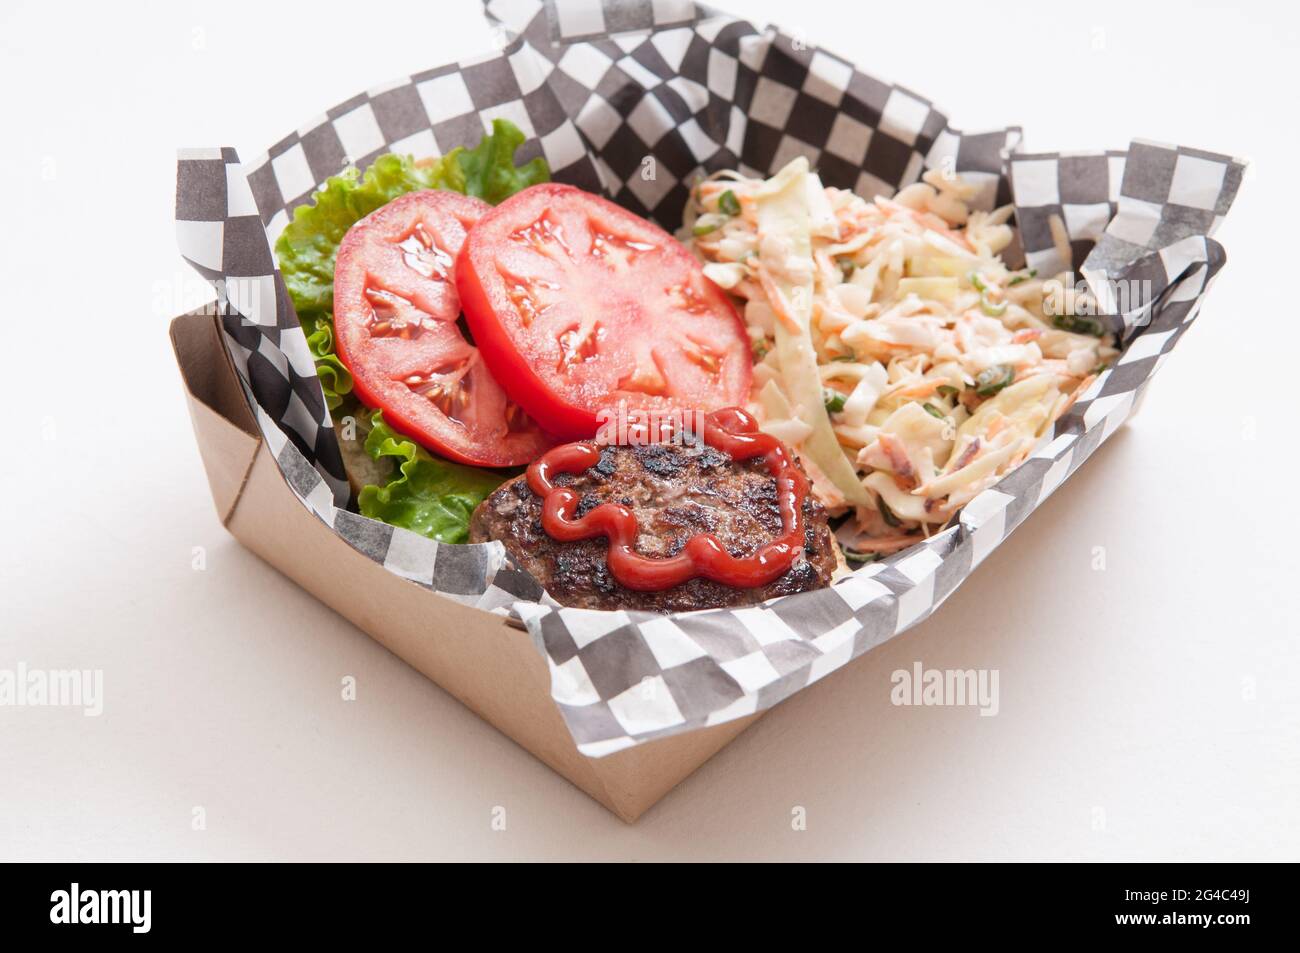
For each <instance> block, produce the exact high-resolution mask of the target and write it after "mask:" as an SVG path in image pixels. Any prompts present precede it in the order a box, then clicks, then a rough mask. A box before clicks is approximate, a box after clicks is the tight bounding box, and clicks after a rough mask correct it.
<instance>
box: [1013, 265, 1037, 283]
mask: <svg viewBox="0 0 1300 953" xmlns="http://www.w3.org/2000/svg"><path fill="white" fill-rule="evenodd" d="M1037 274H1038V269H1037V268H1030V269H1029V270H1028V271H1025V272H1020V273H1018V274H1015V275H1013V276H1012V277H1011V280H1010V281H1008V282H1007V287H1008V288H1010V287H1011V286H1012V285H1018V284H1020V282H1022V281H1028V280H1029V279H1030V278H1033V277H1034V276H1035V275H1037Z"/></svg>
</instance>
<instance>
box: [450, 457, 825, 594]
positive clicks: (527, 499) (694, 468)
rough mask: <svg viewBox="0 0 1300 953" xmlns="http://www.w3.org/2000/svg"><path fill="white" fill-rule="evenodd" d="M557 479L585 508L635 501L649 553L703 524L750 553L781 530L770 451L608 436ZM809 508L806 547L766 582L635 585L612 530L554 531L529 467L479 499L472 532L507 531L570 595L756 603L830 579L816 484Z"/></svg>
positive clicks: (529, 566) (514, 545) (558, 590)
mask: <svg viewBox="0 0 1300 953" xmlns="http://www.w3.org/2000/svg"><path fill="white" fill-rule="evenodd" d="M554 482H555V485H556V486H567V487H569V488H571V489H573V490H574V491H575V492H577V493H578V494H579V499H578V509H577V515H578V516H579V517H581V516H585V515H586V514H587V513H589V512H591V510H593V509H595V508H596V507H597V506H599V505H601V504H602V503H609V502H615V503H622V504H623V505H624V506H626V507H628V508H629V509H631V511H632V513H633V514H634V515H635V516H636V520H637V527H638V530H639V533H638V537H637V542H636V551H637V552H638V553H640V554H641V555H643V556H650V557H669V556H675V555H677V554H678V553H679V552H681V550H682V548H683V547H684V546H685V545H686V543H687V541H689V540H690V539H691V538H692V537H693V536H697V535H699V534H700V533H712V534H713V535H715V536H716V537H717V538H718V540H719V541H720V542H721V543H722V545H723V546H724V547H725V548H726V550H727V551H728V552H729V553H731V554H732V555H733V556H749V555H752V554H753V553H754V552H755V551H756V550H757V549H758V548H759V547H760V546H762V545H764V544H765V543H768V542H771V541H772V540H773V539H775V538H776V537H778V536H780V535H781V530H782V526H781V511H780V508H779V506H778V503H777V495H776V480H775V479H773V478H772V477H771V476H770V475H769V474H768V471H767V465H766V463H765V462H764V460H763V459H762V458H761V457H758V458H755V459H753V460H746V461H742V462H739V463H737V462H736V461H734V460H732V458H731V456H730V455H728V454H726V453H723V452H722V451H720V450H716V449H714V448H713V447H709V446H705V445H695V446H674V445H668V444H656V445H651V446H643V447H612V446H607V447H604V448H603V449H602V450H601V454H600V461H599V462H598V463H597V464H596V465H595V466H593V467H591V468H590V469H588V470H586V471H585V472H582V473H561V474H557V475H556V476H555V478H554ZM803 515H804V526H805V533H804V551H803V554H802V556H801V557H798V558H796V559H795V562H794V565H792V566H791V567H790V569H789V571H787V572H786V573H785V575H783V576H781V577H780V578H779V579H777V580H776V581H775V582H773V583H771V584H769V585H767V586H764V587H762V588H759V589H735V588H732V587H731V586H726V585H723V584H721V583H717V582H713V581H712V580H709V579H699V578H697V579H692V580H690V581H689V582H686V583H683V584H682V585H680V586H676V587H674V588H672V589H665V590H663V591H661V592H638V591H636V590H633V589H626V588H624V587H623V586H621V585H620V584H619V583H618V582H617V581H616V580H615V579H614V577H613V576H612V575H611V574H610V572H609V568H608V567H607V566H606V563H605V554H606V551H607V550H608V547H609V542H608V540H606V539H605V537H603V536H599V537H596V538H595V539H588V540H582V541H581V542H576V543H561V542H557V541H556V540H554V539H552V538H551V537H550V536H548V535H547V534H546V531H545V530H543V529H542V501H541V499H540V498H539V497H538V496H537V495H536V494H534V493H533V491H532V490H531V489H530V488H529V486H528V482H527V478H526V477H523V476H520V477H516V478H515V479H513V480H510V481H509V482H507V483H504V484H502V485H501V487H500V488H498V489H497V491H496V492H495V493H493V494H492V495H491V496H489V497H488V498H487V499H486V500H484V501H483V502H482V503H481V504H480V505H479V507H478V509H476V510H475V511H474V517H473V519H472V520H471V522H470V529H469V533H470V541H471V542H476V543H477V542H484V541H486V540H489V539H499V540H501V541H502V542H503V543H504V544H505V547H506V549H507V550H508V551H509V553H510V555H511V556H512V557H513V558H514V560H515V562H517V563H518V564H519V566H520V567H521V568H523V569H524V570H525V571H527V572H528V573H529V574H531V575H532V576H533V577H534V578H535V579H536V580H537V581H538V582H539V583H541V584H542V586H544V587H545V588H546V591H547V592H549V593H550V594H551V596H552V598H554V599H555V600H556V601H557V602H559V603H561V604H562V605H566V606H575V607H579V608H584V609H645V610H650V611H656V612H682V611H687V610H691V609H708V608H716V607H720V606H741V605H752V604H754V603H758V602H762V601H764V600H765V599H771V598H772V597H774V596H783V595H788V594H789V593H793V592H803V591H805V590H808V589H820V588H821V587H823V586H826V585H828V584H829V583H830V579H831V574H832V573H833V572H834V571H835V565H836V558H835V543H834V541H833V540H832V538H831V530H830V527H829V526H828V525H827V522H826V511H825V510H824V509H823V508H822V506H821V504H820V503H818V502H817V501H816V500H814V499H813V498H812V495H811V494H809V495H808V497H807V498H806V500H805V501H804V509H803Z"/></svg>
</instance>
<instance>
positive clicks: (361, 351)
mask: <svg viewBox="0 0 1300 953" xmlns="http://www.w3.org/2000/svg"><path fill="white" fill-rule="evenodd" d="M490 208H491V206H489V205H488V204H487V203H486V202H482V201H480V200H479V199H476V198H470V197H469V196H465V195H460V194H459V193H456V192H435V191H426V192H411V193H408V194H407V195H403V196H400V197H398V198H396V199H394V200H393V201H391V202H389V203H388V204H387V205H385V206H384V207H383V208H380V209H378V210H376V211H374V212H372V213H371V214H370V215H368V216H366V217H365V218H363V219H362V220H361V221H359V222H357V223H356V224H355V225H354V226H352V228H351V229H350V230H349V231H348V233H347V235H345V236H344V238H343V241H342V243H341V244H340V245H339V253H338V259H337V261H336V263H335V267H334V333H335V339H336V346H337V349H338V354H339V358H340V359H341V360H342V361H343V363H344V364H345V365H347V368H348V370H350V371H351V372H352V377H353V379H354V384H355V388H356V393H357V396H358V397H360V398H361V400H362V402H363V403H365V404H366V405H368V406H370V407H377V408H379V409H381V410H382V411H383V412H384V420H385V421H387V422H388V424H389V425H391V426H392V427H393V428H394V429H396V430H399V431H401V432H402V433H404V434H406V435H407V436H408V437H411V438H412V439H414V440H416V441H418V442H420V443H421V444H423V445H424V446H426V447H427V448H429V449H430V450H433V451H434V452H436V453H439V454H441V455H443V456H445V457H448V458H450V459H453V460H457V461H459V462H461V463H470V464H475V465H477V466H486V467H507V466H516V465H518V464H522V463H529V462H531V461H532V460H533V459H535V458H536V457H537V455H538V454H540V453H541V452H542V451H543V450H545V449H546V448H547V447H549V446H551V445H552V443H554V441H553V440H551V439H550V438H548V437H547V436H546V435H545V434H544V433H542V431H541V430H540V429H539V428H538V427H537V425H536V424H535V423H534V422H533V421H532V420H531V419H529V418H528V416H527V415H526V414H525V413H524V412H523V411H522V410H521V409H520V408H519V405H518V404H516V403H514V402H513V401H511V400H510V399H509V398H508V397H507V396H506V393H505V391H503V390H502V389H501V387H500V386H499V385H498V384H497V382H496V381H495V380H494V379H493V377H492V374H491V373H490V372H489V370H488V368H487V366H486V365H485V364H484V362H483V359H482V357H481V356H480V354H479V352H478V350H477V349H476V348H475V347H474V345H473V344H471V343H470V342H469V341H468V340H466V337H465V334H464V333H463V332H462V330H461V327H460V325H459V324H458V323H457V319H458V318H459V316H460V297H459V295H458V294H457V293H456V285H455V282H454V280H453V275H452V272H453V270H454V267H455V261H456V255H457V254H458V253H459V252H460V248H461V245H462V244H463V243H464V241H465V233H466V232H467V231H468V229H469V227H470V226H471V225H473V224H474V223H475V222H476V221H478V219H479V218H480V217H481V216H482V215H483V214H484V213H485V212H487V211H488V210H489V209H490Z"/></svg>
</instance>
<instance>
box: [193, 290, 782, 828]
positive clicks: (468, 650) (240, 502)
mask: <svg viewBox="0 0 1300 953" xmlns="http://www.w3.org/2000/svg"><path fill="white" fill-rule="evenodd" d="M219 335H220V330H219V326H218V323H217V318H216V316H215V315H214V314H213V313H212V312H211V311H209V310H197V311H191V312H190V313H189V314H184V315H181V316H180V317H177V318H175V319H173V320H172V323H171V339H172V347H173V348H174V350H175V352H176V363H177V364H178V365H179V367H180V371H181V377H182V379H183V381H184V385H185V396H186V401H187V403H188V404H189V410H190V417H191V419H192V420H193V423H194V436H195V439H196V440H197V441H198V445H199V453H200V455H201V456H202V458H203V467H204V469H205V470H206V471H207V475H208V483H209V485H210V487H211V490H212V501H213V503H214V504H215V505H216V509H217V516H218V517H219V518H220V519H221V522H222V524H223V525H224V526H225V527H226V529H228V530H229V531H230V532H231V534H232V535H233V536H234V537H235V538H236V539H238V540H239V541H240V543H242V544H243V545H244V546H246V547H247V548H248V549H249V550H251V551H252V552H254V553H256V554H257V555H258V556H260V557H262V558H263V559H264V560H266V561H267V562H268V563H270V564H271V565H272V566H274V567H275V568H276V569H278V570H280V572H282V573H284V575H286V576H288V577H289V578H290V579H292V580H293V581H294V582H296V583H298V585H300V586H302V587H303V588H304V589H306V590H307V591H308V592H310V593H311V594H312V595H314V596H315V597H316V598H317V599H319V600H320V601H321V602H323V603H325V604H326V605H327V606H329V607H330V608H331V609H333V610H334V611H335V612H337V613H339V615H341V616H343V617H344V618H346V619H348V620H349V621H350V622H352V623H353V624H354V625H356V626H357V627H358V628H359V629H361V630H362V631H364V632H365V633H367V634H368V635H370V636H371V637H372V638H373V639H374V640H375V641H377V642H378V643H379V644H380V645H382V646H384V647H385V648H386V649H388V650H389V651H390V652H392V653H393V654H394V655H396V656H398V657H399V658H401V659H402V660H403V661H405V662H406V663H407V664H409V665H410V666H411V667H412V668H414V669H416V670H417V671H419V672H420V673H421V674H423V675H424V676H426V677H427V678H429V679H430V680H431V681H433V682H434V683H435V684H437V685H439V686H440V687H441V688H443V689H444V690H445V691H447V692H449V693H450V694H451V695H453V696H455V698H456V699H458V700H459V701H460V702H462V703H463V704H464V705H465V706H466V707H468V708H469V709H470V710H471V711H473V712H474V713H475V714H477V715H478V716H479V717H481V718H483V719H485V720H486V721H488V722H490V723H491V724H492V725H493V726H495V727H496V728H498V729H499V730H500V731H502V732H503V733H505V734H506V735H508V736H509V737H510V738H512V739H513V740H514V741H515V742H517V743H518V744H519V745H520V746H522V747H523V748H525V749H527V750H528V751H530V752H532V754H534V755H535V756H536V757H537V758H538V759H539V760H541V761H542V762H544V763H545V764H547V765H548V766H550V767H551V768H552V769H554V770H555V771H557V772H559V773H560V774H561V775H563V776H564V777H566V778H568V779H569V780H570V781H571V782H573V784H575V785H577V786H578V787H579V788H581V789H582V790H583V791H585V792H586V793H587V794H589V795H591V796H592V797H593V798H595V799H596V800H597V801H599V802H600V803H601V804H603V805H605V806H606V807H607V808H609V809H610V810H611V811H613V812H614V813H615V814H617V815H618V816H619V817H621V818H622V819H623V820H625V821H634V820H636V819H637V818H638V817H639V816H640V815H641V814H642V813H643V812H644V811H645V810H646V809H647V808H649V807H650V806H651V805H652V804H654V803H655V802H656V801H658V800H659V799H660V798H662V797H663V796H664V795H665V794H667V793H668V792H669V791H670V790H671V789H672V788H673V787H674V786H675V785H676V784H677V783H678V782H679V781H681V780H682V779H683V778H685V777H686V776H687V775H688V774H690V773H691V772H692V771H694V770H695V769H696V768H698V767H699V766H700V765H702V764H703V763H704V762H705V761H707V760H708V759H709V758H711V757H712V756H713V755H714V754H715V753H716V752H717V751H718V750H719V749H721V748H722V747H723V746H724V745H726V744H727V743H728V742H729V741H731V740H732V739H733V738H735V737H736V736H737V735H738V734H740V733H741V732H742V731H744V730H745V728H747V727H748V726H749V725H750V724H752V723H753V722H754V720H755V719H757V718H758V717H759V716H758V714H754V715H751V716H749V717H747V718H743V719H740V720H737V721H731V722H727V723H726V724H722V725H717V726H714V727H711V728H705V729H702V730H700V731H693V732H688V733H685V734H678V735H673V736H672V737H669V738H664V739H661V740H658V741H654V742H650V743H648V744H644V745H637V746H635V747H632V748H626V749H624V750H623V751H619V752H616V753H614V754H612V755H609V756H608V757H604V758H589V757H586V756H585V755H583V754H581V753H580V752H579V751H578V748H577V745H576V744H575V742H574V740H573V735H572V734H571V733H570V732H569V729H568V727H567V726H566V725H565V723H564V719H563V718H562V717H561V716H560V711H559V709H558V708H556V706H555V702H554V701H553V700H552V699H551V676H550V673H549V672H548V671H547V666H546V660H545V658H544V657H543V655H542V654H541V653H540V652H539V651H538V650H537V647H536V646H535V645H533V642H532V640H531V638H530V637H529V635H528V632H527V631H526V630H525V629H524V628H522V627H521V626H519V625H518V623H513V624H512V623H511V621H510V620H509V619H508V618H507V617H505V616H501V615H493V614H492V613H489V612H485V611H483V610H481V609H476V608H473V607H470V606H465V605H461V604H460V603H458V602H455V601H454V600H452V599H448V598H447V597H445V596H442V595H439V594H438V593H436V592H432V591H430V590H428V589H425V588H423V587H421V586H419V585H417V584H416V583H414V582H412V581H411V580H408V579H403V578H401V577H400V576H397V575H394V574H393V573H391V572H389V571H388V570H387V569H385V568H384V567H383V566H381V565H379V564H377V563H374V562H372V561H371V560H369V559H367V558H366V557H365V556H363V555H362V554H361V553H359V552H357V551H356V550H355V549H353V548H352V547H351V546H349V545H348V544H347V543H345V542H344V541H343V540H342V539H340V538H339V537H338V536H337V535H335V534H334V533H333V532H331V531H330V529H329V527H327V526H326V525H325V524H324V523H322V522H320V521H319V520H317V519H316V518H315V517H314V516H313V515H312V514H311V512H310V511H309V510H308V509H306V508H305V507H304V506H303V505H302V503H301V502H300V501H299V500H298V498H297V497H296V496H294V494H293V492H292V491H291V490H290V489H289V486H288V484H286V483H285V481H284V477H283V476H282V475H281V474H280V470H279V467H278V466H277V464H276V461H275V458H274V457H273V456H272V454H271V453H270V451H269V449H268V448H267V445H266V441H265V440H264V439H263V438H262V434H261V433H260V431H259V430H258V428H257V424H256V421H255V420H254V419H253V415H252V413H251V412H250V411H249V408H248V403H247V401H245V399H244V395H243V393H242V392H241V391H240V387H239V381H238V379H237V377H236V376H235V369H234V367H233V366H232V365H231V363H230V359H229V358H228V357H227V355H226V350H225V348H224V347H222V346H221V340H220V337H219ZM340 579H348V580H349V581H350V583H349V585H347V586H340V585H338V580H340Z"/></svg>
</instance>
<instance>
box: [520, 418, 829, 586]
mask: <svg viewBox="0 0 1300 953" xmlns="http://www.w3.org/2000/svg"><path fill="white" fill-rule="evenodd" d="M704 442H705V443H706V444H708V445H709V446H710V447H713V448H714V449H715V450H720V451H722V452H723V453H726V454H728V455H729V456H730V457H731V458H732V459H733V460H737V461H741V460H750V459H753V458H754V457H758V456H763V457H765V459H766V463H767V470H768V473H770V474H771V475H772V476H773V477H774V478H775V480H776V493H777V502H778V504H779V506H780V509H781V528H782V533H781V535H780V536H778V537H777V538H776V539H774V540H773V541H772V542H770V543H767V544H766V545H764V546H762V547H761V548H760V549H759V550H758V551H757V552H755V553H754V554H753V555H752V556H732V555H731V554H730V553H728V552H727V551H726V549H724V548H723V546H722V543H721V542H720V541H719V540H718V538H717V537H716V536H714V535H713V534H712V533H700V534H699V535H697V536H693V537H691V538H690V540H688V541H687V543H686V546H685V547H684V548H683V549H682V551H681V552H680V553H679V554H677V555H676V556H670V557H664V558H652V557H649V556H642V555H640V554H639V553H637V552H636V550H635V549H634V544H635V542H636V538H637V520H636V516H635V515H633V513H632V511H631V510H630V509H628V508H627V507H626V506H623V505H622V504H621V503H602V504H601V505H600V506H598V507H596V508H595V509H594V510H592V511H591V512H589V513H587V514H586V515H585V516H583V517H581V518H575V513H576V512H577V508H578V494H577V493H575V492H574V491H573V490H571V489H569V488H567V487H562V486H556V485H555V484H554V482H553V481H552V478H553V477H554V476H555V475H556V474H560V473H581V472H582V471H584V470H587V469H589V468H590V467H594V466H595V465H596V464H597V463H599V462H600V447H599V446H598V445H597V444H594V443H571V444H566V445H564V446H561V447H555V448H554V449H552V450H549V451H547V452H546V453H545V454H544V455H543V456H542V457H541V458H540V459H538V460H536V461H535V462H534V463H533V464H532V465H531V466H530V467H529V468H528V486H529V488H530V489H531V490H532V491H533V492H534V493H535V494H537V495H538V496H539V497H541V498H542V529H544V530H545V531H546V533H547V535H549V536H550V537H551V538H552V539H555V540H558V541H559V542H562V543H572V542H578V541H579V540H584V539H593V538H595V537H597V536H604V537H605V538H606V539H608V540H609V551H608V553H607V554H606V562H607V564H608V565H609V571H610V573H611V574H612V575H613V577H614V578H615V579H616V580H618V582H619V583H620V584H622V585H623V586H625V587H626V588H628V589H634V590H637V591H639V592H657V591H660V590H663V589H671V588H673V587H674V586H679V585H681V584H682V583H684V582H687V581H689V580H691V579H694V578H696V577H697V576H702V577H704V578H705V579H711V580H713V581H714V582H718V583H722V584H723V585H726V586H733V587H735V588H738V589H754V588H757V587H759V586H766V585H768V584H769V583H771V582H775V581H776V580H777V579H779V578H781V576H783V575H785V573H786V572H788V571H789V569H790V567H791V565H793V563H794V560H795V557H796V556H798V554H799V552H800V550H802V549H803V545H804V522H803V504H804V500H805V499H806V498H807V495H808V479H807V477H805V476H804V474H803V471H802V470H800V469H799V467H798V466H797V465H796V464H795V462H794V459H793V457H792V455H791V453H790V451H789V450H788V449H786V447H785V446H784V445H783V444H782V443H781V442H780V441H779V440H777V439H776V438H775V437H773V436H770V435H769V434H765V433H762V432H760V431H759V429H758V423H757V421H755V420H754V418H753V417H751V416H750V415H749V414H747V413H746V412H745V411H743V410H741V409H739V408H737V407H728V408H725V409H723V410H718V411H715V412H713V413H711V414H709V415H708V416H707V417H706V418H705V425H704Z"/></svg>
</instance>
